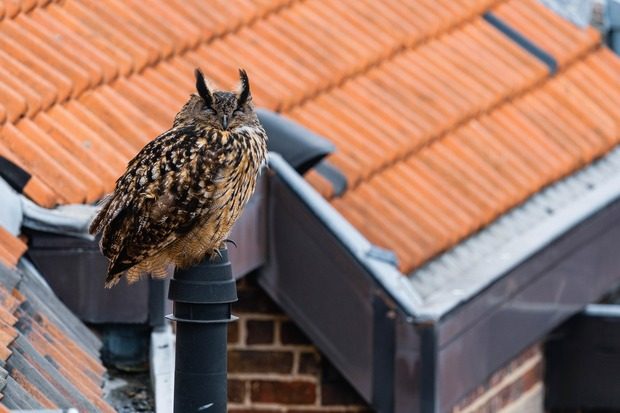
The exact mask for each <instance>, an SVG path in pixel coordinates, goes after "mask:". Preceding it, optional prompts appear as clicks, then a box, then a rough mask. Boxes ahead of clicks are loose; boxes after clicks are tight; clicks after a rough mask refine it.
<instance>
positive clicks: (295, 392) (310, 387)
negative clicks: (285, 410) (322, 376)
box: [251, 380, 316, 404]
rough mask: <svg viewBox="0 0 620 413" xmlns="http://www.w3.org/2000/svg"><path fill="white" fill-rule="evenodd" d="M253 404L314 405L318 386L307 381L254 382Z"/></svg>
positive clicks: (252, 385) (252, 386)
mask: <svg viewBox="0 0 620 413" xmlns="http://www.w3.org/2000/svg"><path fill="white" fill-rule="evenodd" d="M251 388H252V391H251V397H252V401H253V402H260V403H282V404H312V403H314V402H315V400H316V384H314V383H311V382H307V381H275V380H254V381H252V384H251Z"/></svg>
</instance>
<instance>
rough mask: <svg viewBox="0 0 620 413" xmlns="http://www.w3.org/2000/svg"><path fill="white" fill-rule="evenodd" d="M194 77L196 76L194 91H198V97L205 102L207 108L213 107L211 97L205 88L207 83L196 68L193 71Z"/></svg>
mask: <svg viewBox="0 0 620 413" xmlns="http://www.w3.org/2000/svg"><path fill="white" fill-rule="evenodd" d="M194 75H195V76H196V90H197V91H198V95H200V97H201V98H202V99H203V100H204V101H205V104H206V105H207V107H211V106H213V95H211V91H210V90H209V88H208V87H207V82H205V76H204V75H203V74H202V71H201V70H200V69H199V68H196V69H195V70H194Z"/></svg>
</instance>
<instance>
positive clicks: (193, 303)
mask: <svg viewBox="0 0 620 413" xmlns="http://www.w3.org/2000/svg"><path fill="white" fill-rule="evenodd" d="M220 253H221V257H216V258H215V259H213V260H210V259H208V258H206V259H205V260H204V261H203V262H202V263H200V264H198V265H196V266H194V267H192V268H189V269H187V270H180V271H177V272H176V273H175V274H174V277H173V278H172V279H171V280H170V289H169V290H168V298H169V299H170V300H172V301H173V313H172V315H169V316H168V318H169V319H170V320H174V321H176V354H175V368H174V370H175V371H174V412H175V413H194V412H196V413H200V412H207V413H225V412H226V408H227V406H226V404H227V352H226V345H227V330H228V323H229V322H231V321H235V320H237V317H235V316H233V315H232V314H231V305H232V303H233V302H235V301H237V288H236V285H235V279H234V278H233V275H232V270H231V266H230V261H229V259H228V250H226V249H223V250H221V251H220Z"/></svg>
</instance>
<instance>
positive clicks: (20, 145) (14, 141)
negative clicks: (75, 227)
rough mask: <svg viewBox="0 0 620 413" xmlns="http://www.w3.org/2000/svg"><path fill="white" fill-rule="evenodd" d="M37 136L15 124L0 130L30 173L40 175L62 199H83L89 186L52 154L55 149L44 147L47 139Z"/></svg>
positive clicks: (0, 137)
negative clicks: (31, 136)
mask: <svg viewBox="0 0 620 413" xmlns="http://www.w3.org/2000/svg"><path fill="white" fill-rule="evenodd" d="M38 137H40V135H39V134H35V139H32V138H30V137H26V136H25V135H24V134H23V133H22V132H21V131H20V130H19V129H17V128H16V127H15V126H14V125H12V124H7V125H5V126H4V127H3V128H2V130H1V132H0V140H2V142H3V144H4V145H5V146H6V147H8V148H9V149H10V150H11V151H12V152H13V153H14V154H15V156H16V157H17V158H18V159H19V160H20V163H21V164H22V165H24V167H25V169H26V170H27V171H28V172H29V173H30V174H32V175H36V176H38V177H39V178H40V179H41V180H42V181H43V182H45V183H46V184H47V186H48V187H49V188H51V189H52V190H53V191H54V193H55V194H56V196H57V198H58V200H59V201H60V202H72V203H79V202H82V201H84V200H85V196H84V193H85V192H86V188H85V187H84V186H83V185H82V184H81V183H80V182H79V180H78V179H77V178H76V177H75V176H73V175H72V174H71V171H70V169H68V168H65V166H64V165H62V164H59V163H58V162H57V161H56V160H54V159H53V158H52V157H53V156H54V152H51V151H49V150H47V149H46V148H45V140H46V139H36V138H38ZM40 141H41V143H40Z"/></svg>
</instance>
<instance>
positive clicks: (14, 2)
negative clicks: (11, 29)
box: [2, 0, 22, 18]
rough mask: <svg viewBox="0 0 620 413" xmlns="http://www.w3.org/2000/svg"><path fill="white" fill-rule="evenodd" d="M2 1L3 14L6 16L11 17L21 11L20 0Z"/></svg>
mask: <svg viewBox="0 0 620 413" xmlns="http://www.w3.org/2000/svg"><path fill="white" fill-rule="evenodd" d="M2 3H3V5H4V14H5V16H6V17H9V18H13V17H15V16H17V15H18V14H19V12H21V11H22V8H21V1H20V0H8V1H3V2H2Z"/></svg>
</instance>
